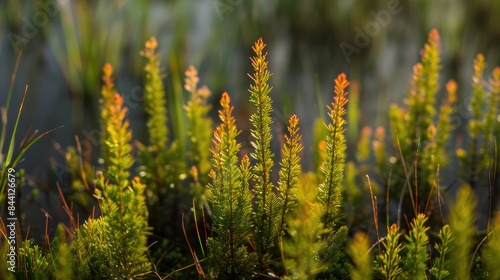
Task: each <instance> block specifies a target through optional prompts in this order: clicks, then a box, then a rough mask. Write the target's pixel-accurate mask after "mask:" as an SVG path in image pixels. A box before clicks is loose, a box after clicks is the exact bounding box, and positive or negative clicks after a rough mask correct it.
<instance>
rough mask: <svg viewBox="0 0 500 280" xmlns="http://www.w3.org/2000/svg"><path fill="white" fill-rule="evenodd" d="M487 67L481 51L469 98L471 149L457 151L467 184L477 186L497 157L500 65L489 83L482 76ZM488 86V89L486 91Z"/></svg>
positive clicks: (477, 58)
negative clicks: (495, 139) (495, 137)
mask: <svg viewBox="0 0 500 280" xmlns="http://www.w3.org/2000/svg"><path fill="white" fill-rule="evenodd" d="M485 68H486V62H485V58H484V56H483V55H482V54H478V55H477V56H476V59H475V60H474V76H473V77H472V95H471V99H470V104H469V106H470V109H471V115H472V116H471V119H470V120H469V123H468V124H469V126H468V129H469V134H470V137H471V141H470V143H469V149H468V151H469V152H467V151H465V150H464V149H458V150H457V156H458V158H459V159H460V162H461V164H462V167H465V168H466V171H468V173H465V174H466V175H468V177H466V178H464V179H466V180H468V183H469V184H470V185H471V186H472V187H475V186H476V185H477V183H478V181H479V178H480V175H481V174H486V172H485V171H486V170H488V168H489V167H490V165H491V160H492V158H493V157H496V154H495V153H496V151H495V145H496V143H495V142H494V135H496V133H497V132H498V126H497V125H496V123H497V121H496V120H497V114H498V102H499V101H500V68H499V67H496V68H495V69H494V70H493V74H492V79H491V80H490V82H489V84H488V83H487V82H486V81H485V80H484V78H483V72H484V69H485ZM487 87H488V88H489V89H488V90H487Z"/></svg>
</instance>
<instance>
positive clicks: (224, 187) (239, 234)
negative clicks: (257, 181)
mask: <svg viewBox="0 0 500 280" xmlns="http://www.w3.org/2000/svg"><path fill="white" fill-rule="evenodd" d="M220 104H221V106H222V109H221V110H219V118H220V120H221V121H222V123H221V124H220V125H219V126H217V128H216V129H215V131H214V139H213V141H214V147H213V148H212V149H211V152H212V164H213V169H212V171H210V177H211V179H212V182H211V183H210V184H209V185H208V190H209V191H210V194H209V201H210V203H211V209H212V212H213V218H214V222H213V226H212V230H213V232H214V234H215V236H214V237H211V238H209V239H208V241H207V246H208V252H209V256H210V257H209V258H210V264H211V271H210V275H211V276H212V277H214V278H217V279H238V278H241V277H245V276H247V275H250V274H251V271H252V270H254V269H255V260H256V258H255V253H248V252H247V249H246V247H245V246H244V245H245V243H246V238H247V237H248V235H249V233H250V228H251V216H250V215H251V212H252V202H251V199H252V197H251V194H250V190H249V189H246V188H243V187H244V186H247V185H248V183H246V182H243V180H247V179H248V177H249V176H248V174H249V164H250V163H249V160H248V157H244V158H243V161H242V163H241V169H240V168H238V151H239V150H240V147H241V145H240V144H239V143H237V142H236V136H237V135H238V134H239V132H238V130H237V128H236V125H235V119H234V117H233V116H232V112H233V109H234V107H232V106H230V98H229V95H228V94H227V93H224V94H223V95H222V98H221V100H220Z"/></svg>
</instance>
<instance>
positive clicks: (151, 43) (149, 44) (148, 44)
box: [144, 37, 158, 49]
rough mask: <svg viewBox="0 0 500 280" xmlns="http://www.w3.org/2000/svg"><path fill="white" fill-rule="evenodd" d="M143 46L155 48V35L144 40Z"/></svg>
mask: <svg viewBox="0 0 500 280" xmlns="http://www.w3.org/2000/svg"><path fill="white" fill-rule="evenodd" d="M144 46H145V47H146V49H156V47H158V42H157V41H156V38H155V37H151V38H149V40H147V41H146V43H145V44H144Z"/></svg>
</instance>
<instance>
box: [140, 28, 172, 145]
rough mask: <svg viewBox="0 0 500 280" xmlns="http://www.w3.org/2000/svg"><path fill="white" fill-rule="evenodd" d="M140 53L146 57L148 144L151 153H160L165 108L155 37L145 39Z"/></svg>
mask: <svg viewBox="0 0 500 280" xmlns="http://www.w3.org/2000/svg"><path fill="white" fill-rule="evenodd" d="M144 46H145V47H144V50H143V51H142V52H141V55H142V56H144V57H145V58H146V59H147V63H146V66H145V67H144V71H145V72H146V78H145V81H144V97H145V98H144V106H145V110H146V113H148V115H149V119H148V121H147V124H146V125H147V127H148V133H149V140H150V146H151V150H152V152H153V153H162V152H164V151H165V150H166V149H167V139H168V138H167V137H168V129H167V108H166V107H165V105H166V99H165V89H164V88H163V82H162V78H163V77H162V74H161V71H160V61H159V58H158V54H157V53H156V48H157V47H158V43H157V41H156V38H155V37H151V38H150V39H149V40H148V41H146V43H145V45H144Z"/></svg>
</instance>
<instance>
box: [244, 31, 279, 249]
mask: <svg viewBox="0 0 500 280" xmlns="http://www.w3.org/2000/svg"><path fill="white" fill-rule="evenodd" d="M265 47H266V44H264V41H263V40H262V38H260V39H259V40H258V41H257V42H256V43H255V44H254V46H253V47H252V49H253V51H254V53H255V56H254V57H252V58H251V61H252V67H253V69H254V71H255V72H254V73H253V74H252V75H250V74H249V77H250V78H251V79H252V81H253V82H254V84H253V85H250V89H249V92H250V102H252V103H253V104H255V108H256V111H255V113H253V114H252V116H250V121H251V122H252V125H253V128H252V129H251V135H252V142H251V144H252V146H253V147H254V149H255V150H254V151H253V152H252V153H251V154H250V156H251V157H252V158H253V159H255V160H256V164H255V165H254V168H253V173H254V176H253V177H254V180H255V184H254V187H253V190H254V196H255V199H256V204H255V205H256V208H255V218H254V219H255V222H254V225H255V232H254V238H255V246H256V248H257V252H258V253H259V254H261V255H265V254H266V253H268V251H269V249H270V248H271V247H273V246H274V244H275V240H276V238H277V231H276V227H275V225H276V224H278V223H279V214H280V211H279V201H278V199H277V197H276V195H275V193H274V185H273V183H272V182H271V172H272V168H273V165H274V161H273V158H274V154H273V153H272V152H271V149H270V146H271V139H272V134H271V124H272V118H271V112H272V101H271V98H270V97H269V93H270V92H271V89H272V87H270V86H269V84H268V80H269V78H270V77H271V73H270V72H269V70H268V69H267V65H268V62H267V61H266V58H267V53H264V48H265Z"/></svg>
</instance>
